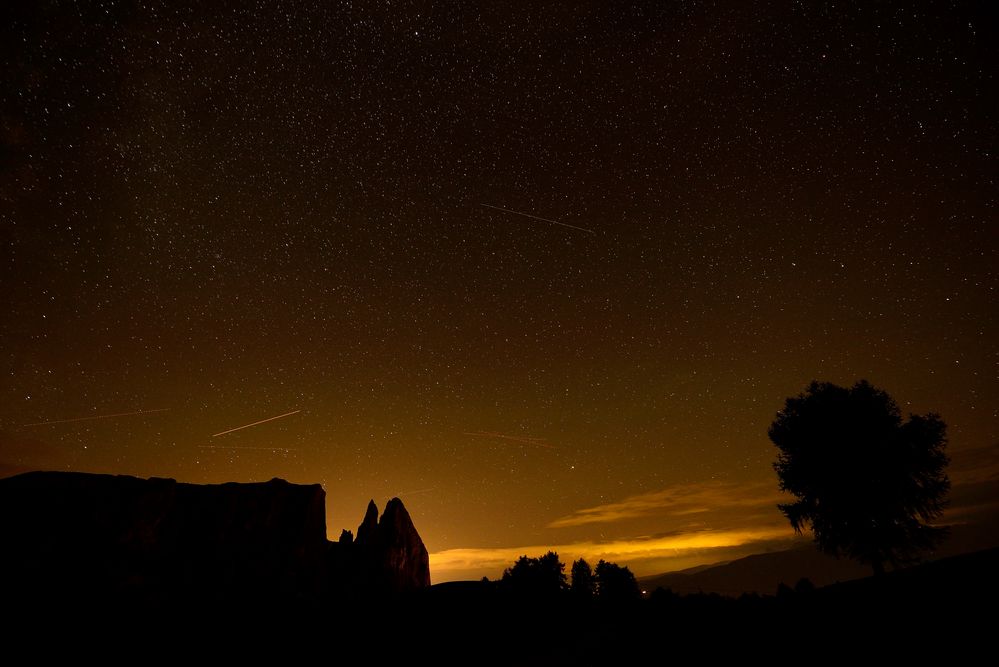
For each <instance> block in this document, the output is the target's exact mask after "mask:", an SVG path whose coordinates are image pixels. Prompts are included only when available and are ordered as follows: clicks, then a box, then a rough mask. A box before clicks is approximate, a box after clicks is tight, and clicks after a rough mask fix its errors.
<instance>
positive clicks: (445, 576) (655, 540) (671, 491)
mask: <svg viewBox="0 0 999 667" xmlns="http://www.w3.org/2000/svg"><path fill="white" fill-rule="evenodd" d="M780 499H781V497H780V494H779V492H778V491H777V489H776V485H775V484H773V483H772V482H769V481H768V482H722V481H709V482H703V483H698V484H680V485H676V486H672V487H669V488H666V489H662V490H659V491H654V492H651V493H643V494H639V495H634V496H629V497H627V498H624V499H623V500H619V501H615V502H612V503H605V504H602V505H596V506H593V507H586V508H583V509H579V510H576V511H575V512H572V513H571V514H568V515H566V516H562V517H559V518H557V519H554V520H553V521H551V522H550V523H549V524H548V526H547V528H548V529H551V530H555V531H558V532H556V533H555V535H562V536H563V537H561V538H558V537H556V538H555V539H552V540H551V542H550V543H547V544H540V543H536V544H531V545H525V546H514V547H489V548H468V549H448V550H446V551H440V552H437V553H433V554H431V555H430V564H431V572H433V576H434V580H435V581H446V580H449V579H459V578H462V577H476V578H477V577H480V576H482V574H483V573H489V574H490V575H498V574H499V573H501V572H502V571H503V569H504V568H506V567H509V566H510V565H511V564H512V563H513V562H514V561H515V560H516V559H517V558H519V557H520V556H523V555H529V556H538V555H540V554H543V553H545V552H546V551H549V550H554V551H557V552H558V553H559V554H560V555H561V556H562V558H563V560H565V561H566V562H568V561H570V560H573V559H576V558H585V559H587V560H589V561H592V562H596V561H598V560H600V559H604V560H607V561H613V562H618V563H620V564H622V565H628V566H629V567H631V568H632V570H633V571H634V572H636V574H639V575H641V574H652V573H658V572H663V571H667V570H670V569H680V568H683V567H690V566H693V565H699V564H703V563H706V562H717V561H720V560H726V559H729V558H739V557H741V556H744V555H748V554H749V553H754V552H759V551H761V550H763V549H764V548H765V547H766V546H767V544H768V543H769V544H771V545H772V544H773V543H775V542H780V543H781V544H783V545H784V546H786V543H787V542H788V541H789V540H792V539H794V533H793V531H792V530H791V528H790V526H789V525H788V524H787V521H786V519H784V517H783V516H782V515H781V513H780V512H779V511H778V510H777V508H776V506H775V505H776V504H777V503H778V502H779V501H780ZM581 527H582V528H581ZM596 527H599V530H600V533H601V536H602V535H603V533H605V532H607V533H611V534H612V536H611V537H610V539H601V540H599V541H598V540H594V539H592V538H591V537H590V535H586V534H580V531H586V530H588V529H589V530H590V531H591V532H592V531H593V530H594V529H595V528H596ZM572 528H575V529H576V530H575V531H573V533H571V534H570V535H569V536H566V533H564V532H562V530H563V529H572ZM650 528H651V529H652V530H649V529H650Z"/></svg>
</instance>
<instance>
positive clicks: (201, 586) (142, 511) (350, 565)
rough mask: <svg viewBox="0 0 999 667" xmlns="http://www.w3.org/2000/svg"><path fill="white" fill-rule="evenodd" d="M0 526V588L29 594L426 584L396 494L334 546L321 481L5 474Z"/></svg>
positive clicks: (316, 594) (187, 594) (359, 589)
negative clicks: (336, 552)
mask: <svg viewBox="0 0 999 667" xmlns="http://www.w3.org/2000/svg"><path fill="white" fill-rule="evenodd" d="M372 509H374V516H373V517H370V515H371V510H372ZM0 530H2V535H3V545H2V548H0V584H2V586H3V588H4V589H6V590H7V591H9V592H10V593H11V594H13V595H18V594H20V595H23V596H31V597H33V598H36V599H37V598H38V596H43V597H44V596H48V597H50V598H52V597H56V598H60V599H65V598H71V597H75V596H79V595H88V596H92V595H95V594H99V595H101V596H104V597H108V596H110V597H127V598H129V599H145V600H151V601H156V600H161V599H162V600H178V599H181V598H198V599H218V600H237V599H247V598H252V599H260V598H272V599H277V598H280V599H320V598H322V597H324V596H325V595H327V594H328V593H330V592H331V591H332V592H333V593H335V592H337V591H340V590H345V589H349V590H351V591H352V592H355V593H358V594H365V593H369V592H373V591H381V592H385V591H389V592H395V591H402V590H411V589H414V588H419V587H422V586H425V585H428V584H429V565H428V562H427V556H426V553H427V552H426V548H424V546H423V542H422V540H421V539H420V536H419V534H418V533H417V532H416V528H415V527H414V526H413V524H412V521H411V520H410V519H409V515H408V513H406V510H405V508H404V507H402V503H401V502H399V501H398V500H397V499H393V501H391V502H390V503H389V506H388V508H386V513H385V516H383V517H382V521H381V522H378V521H377V508H374V506H373V504H372V506H371V507H369V514H368V516H366V517H365V523H363V524H362V526H361V529H359V530H358V539H357V541H356V542H354V543H351V542H349V541H347V540H345V541H343V542H341V543H330V542H328V541H327V539H326V516H325V492H324V491H323V489H322V487H321V486H319V485H318V484H312V485H298V484H290V483H288V482H285V481H283V480H280V479H273V480H271V481H270V482H265V483H259V484H236V483H229V484H204V485H200V484H183V483H178V482H176V481H174V480H172V479H158V478H150V479H139V478H135V477H127V476H112V475H92V474H85V473H64V472H34V473H25V474H23V475H18V476H16V477H10V478H6V479H0ZM362 535H363V537H364V539H363V540H362ZM334 548H339V549H340V556H344V557H340V558H331V557H330V554H331V549H334ZM348 551H349V552H350V553H346V552H348Z"/></svg>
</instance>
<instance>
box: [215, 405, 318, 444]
mask: <svg viewBox="0 0 999 667" xmlns="http://www.w3.org/2000/svg"><path fill="white" fill-rule="evenodd" d="M299 412H301V410H292V411H291V412H286V413H284V414H283V415H278V416H277V417H268V418H267V419H261V420H260V421H256V422H253V423H252V424H244V425H243V426H237V427H236V428H231V429H229V430H227V431H221V432H219V433H213V434H212V437H213V438H217V437H219V436H220V435H225V434H226V433H232V432H233V431H242V430H243V429H244V428H250V427H251V426H257V425H259V424H266V423H267V422H272V421H274V420H275V419H281V418H282V417H290V416H291V415H294V414H297V413H299Z"/></svg>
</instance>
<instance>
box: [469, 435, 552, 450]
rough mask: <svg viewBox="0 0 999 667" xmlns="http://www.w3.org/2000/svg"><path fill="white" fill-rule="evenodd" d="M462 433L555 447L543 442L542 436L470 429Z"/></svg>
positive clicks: (548, 447)
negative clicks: (532, 436) (535, 436)
mask: <svg viewBox="0 0 999 667" xmlns="http://www.w3.org/2000/svg"><path fill="white" fill-rule="evenodd" d="M462 435H471V436H475V437H479V438H499V439H500V440H511V441H513V442H519V443H522V444H525V445H537V446H538V447H544V448H546V449H556V447H553V446H552V445H549V444H548V443H547V442H545V439H544V438H531V437H527V436H518V435H504V434H502V433H494V432H492V431H470V432H465V433H462Z"/></svg>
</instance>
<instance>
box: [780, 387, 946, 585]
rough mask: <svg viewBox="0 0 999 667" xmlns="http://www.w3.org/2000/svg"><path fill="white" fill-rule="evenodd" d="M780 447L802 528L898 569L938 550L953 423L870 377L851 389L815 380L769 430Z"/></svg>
mask: <svg viewBox="0 0 999 667" xmlns="http://www.w3.org/2000/svg"><path fill="white" fill-rule="evenodd" d="M769 435H770V439H771V440H772V441H773V443H774V444H775V445H777V448H778V449H779V450H780V453H779V454H778V457H777V462H776V463H774V469H775V470H776V471H777V477H778V479H779V481H780V488H781V490H782V491H786V492H788V493H790V494H792V495H794V496H796V497H797V501H796V502H793V503H787V504H782V505H778V507H779V508H780V509H781V511H782V512H784V514H785V516H787V518H788V520H789V521H790V522H791V525H792V526H793V527H794V529H795V531H797V532H799V533H800V532H801V531H802V529H803V528H805V527H811V529H812V532H813V534H814V536H815V542H816V544H817V545H818V547H819V548H820V549H821V550H822V551H824V552H826V553H829V554H832V555H835V556H839V555H841V554H844V555H847V556H849V557H850V558H853V559H855V560H858V561H860V562H862V563H867V564H869V565H871V567H872V568H873V569H874V572H875V574H880V573H882V572H884V565H885V563H890V564H891V565H892V566H897V565H899V564H903V563H905V562H909V561H911V560H913V559H914V558H915V557H917V556H918V554H919V552H921V551H923V550H926V549H930V548H932V547H933V546H934V545H935V544H937V543H938V542H939V540H940V539H941V538H942V537H943V534H944V531H943V529H941V528H936V527H934V526H931V525H929V522H930V521H932V520H934V519H936V518H938V517H939V516H940V515H941V513H942V512H943V508H944V506H945V504H946V502H945V498H946V495H947V491H948V490H949V488H950V482H949V481H948V479H947V475H946V473H945V468H946V466H947V463H948V459H947V455H946V454H945V453H944V448H945V446H946V425H945V424H944V423H943V421H941V420H940V417H939V416H938V415H935V414H928V415H925V416H919V415H910V416H909V419H908V421H905V422H903V421H902V417H901V415H900V414H899V410H898V406H896V405H895V402H894V401H893V400H892V398H891V397H890V396H889V395H888V394H887V393H885V392H883V391H881V390H879V389H876V388H874V387H873V386H871V385H870V384H868V383H867V382H866V381H861V382H858V383H857V384H855V385H854V386H853V387H850V388H844V387H839V386H836V385H834V384H830V383H824V382H822V383H820V382H813V383H812V384H811V385H809V387H808V389H807V390H806V392H805V393H804V394H802V395H800V396H798V397H796V398H788V399H787V402H786V404H785V406H784V409H783V410H782V411H781V412H779V413H778V414H777V419H776V420H774V422H773V424H771V426H770V430H769Z"/></svg>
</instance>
